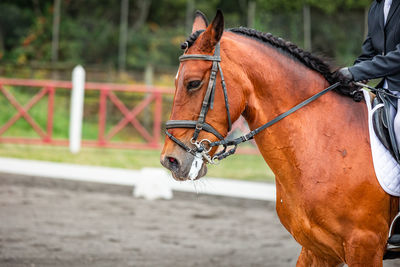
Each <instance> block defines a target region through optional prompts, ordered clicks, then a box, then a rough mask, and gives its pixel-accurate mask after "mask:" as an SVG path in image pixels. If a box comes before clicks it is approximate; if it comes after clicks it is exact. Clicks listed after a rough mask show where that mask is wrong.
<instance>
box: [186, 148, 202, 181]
mask: <svg viewBox="0 0 400 267" xmlns="http://www.w3.org/2000/svg"><path fill="white" fill-rule="evenodd" d="M201 166H203V156H202V155H201V153H199V152H197V153H196V155H195V156H194V158H193V161H192V166H191V167H190V171H189V179H190V180H192V181H193V180H194V179H196V177H197V175H198V174H199V171H200V169H201Z"/></svg>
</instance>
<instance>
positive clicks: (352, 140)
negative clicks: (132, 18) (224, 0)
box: [160, 11, 394, 266]
mask: <svg viewBox="0 0 400 267" xmlns="http://www.w3.org/2000/svg"><path fill="white" fill-rule="evenodd" d="M184 48H185V49H186V50H185V52H184V56H185V55H186V57H184V58H182V59H181V64H180V66H179V70H178V73H177V76H176V80H175V86H176V91H175V96H174V102H173V108H172V112H171V116H170V120H172V121H186V122H190V121H192V122H193V121H198V120H199V118H198V117H199V113H201V109H202V107H203V104H204V99H207V98H208V96H207V97H205V96H206V93H208V87H209V83H210V82H208V81H209V79H210V80H211V78H212V77H211V78H210V75H211V76H212V75H214V76H215V71H214V74H212V73H211V72H212V70H211V69H213V68H214V62H215V61H218V60H217V59H215V54H216V50H217V49H218V53H219V56H220V61H219V64H220V68H221V69H222V70H223V72H224V78H225V79H224V80H225V83H226V87H224V86H221V85H220V83H221V75H218V73H219V72H218V71H217V75H216V82H215V84H216V85H215V86H216V88H215V92H214V94H215V95H213V96H211V97H212V98H213V101H214V102H213V107H212V109H211V108H210V109H208V110H207V111H206V112H205V113H206V114H207V117H206V118H204V123H206V124H207V125H211V126H212V127H211V128H213V129H214V130H215V131H212V130H210V131H208V132H207V131H197V130H195V129H193V127H184V126H182V127H177V126H176V125H175V126H176V127H171V128H172V129H168V130H167V131H168V136H169V137H170V138H166V140H165V144H164V147H163V150H162V153H161V158H160V160H161V164H162V165H163V166H164V167H166V168H168V169H169V170H170V171H171V172H172V175H173V177H174V178H175V179H176V180H180V181H183V180H187V179H189V172H190V170H191V168H192V166H193V163H194V162H195V160H196V154H194V153H188V151H189V152H191V149H186V148H190V147H193V146H194V145H196V143H195V142H193V134H194V132H195V131H197V134H198V140H203V139H204V140H211V141H210V142H215V141H217V140H218V139H217V137H216V135H217V133H220V134H221V135H222V136H223V137H225V136H226V135H227V134H228V131H229V126H228V125H230V122H229V120H230V118H231V120H232V122H234V121H235V120H237V119H238V118H239V116H240V115H243V117H244V118H245V119H246V121H247V122H248V125H249V127H250V129H255V128H257V127H259V126H260V125H263V124H265V123H266V122H268V121H270V120H271V119H273V118H274V117H276V116H277V115H279V114H282V113H283V112H285V111H287V110H288V109H290V108H291V107H293V106H295V105H296V104H298V103H300V102H301V101H303V100H304V99H306V98H308V97H310V96H312V95H314V94H316V93H318V92H319V91H321V90H323V89H324V88H326V87H328V86H329V85H330V83H332V82H333V80H334V78H333V74H332V73H331V72H330V70H329V66H328V65H327V64H326V63H324V62H323V61H322V60H321V59H319V58H318V57H316V56H313V55H311V54H310V53H308V52H305V51H303V50H302V49H300V48H298V47H297V46H296V45H294V44H292V43H289V42H286V41H284V40H283V39H281V38H276V37H274V36H272V35H271V34H266V33H261V32H258V31H256V30H251V29H247V28H235V29H230V30H224V18H223V14H222V12H221V11H217V14H216V16H215V18H214V20H213V21H212V23H211V24H210V25H208V22H207V19H206V18H205V16H204V15H203V14H202V13H201V12H197V13H196V16H195V19H194V23H193V29H192V34H191V36H190V37H189V38H188V40H187V41H186V42H185V45H184ZM190 55H192V57H190ZM199 55H200V56H199ZM213 55H214V57H213ZM193 57H198V58H193ZM196 59H200V60H196ZM212 59H214V61H213V60H212ZM221 73H222V72H221ZM224 90H227V91H228V92H227V93H228V95H226V94H225V93H226V92H224ZM225 96H226V97H227V103H225V102H224V98H225ZM228 104H229V112H228V113H229V114H228V116H227V115H226V114H227V110H226V109H227V105H228ZM367 118H368V114H367V109H366V107H365V104H364V103H362V102H358V103H357V102H354V101H353V100H352V99H351V98H349V97H347V96H343V95H342V94H339V93H336V92H329V93H327V94H325V95H324V96H322V97H320V98H318V99H317V100H315V101H314V102H312V103H310V104H308V105H306V106H305V107H303V108H301V109H300V110H298V111H296V112H295V113H293V114H291V115H290V116H288V117H286V118H285V119H283V120H281V121H279V122H278V123H276V124H274V125H272V126H271V127H269V128H267V129H265V130H263V131H261V132H260V133H259V134H257V135H256V136H255V137H254V139H255V141H256V143H257V146H258V148H259V150H260V152H261V154H262V156H263V158H264V160H265V161H266V162H267V163H268V165H269V167H270V168H271V169H272V171H273V172H274V174H275V180H276V210H277V213H278V216H279V218H280V221H281V222H282V224H283V226H284V227H285V228H286V229H287V231H289V232H290V234H291V235H292V236H293V237H294V238H295V239H296V241H297V242H298V243H299V244H300V245H301V246H302V250H301V253H300V256H299V258H298V261H297V266H338V265H339V266H340V265H342V264H344V263H346V264H347V265H348V266H382V264H383V256H384V253H385V250H386V241H387V236H388V231H389V225H390V221H391V218H392V217H393V213H392V212H393V206H394V204H393V199H394V198H392V197H391V196H390V195H388V194H386V193H385V192H384V191H383V190H382V188H381V187H380V185H379V183H378V181H377V179H376V177H375V172H374V167H373V163H372V155H371V149H370V144H369V142H370V141H369V134H368V119H367ZM186 126H187V125H186ZM192 126H193V125H192ZM195 127H196V126H195ZM200 130H201V129H200ZM215 132H217V133H215ZM197 145H198V143H197ZM182 148H183V149H182ZM214 153H216V147H213V148H212V149H210V154H211V155H213V154H214ZM206 172H207V166H206V164H205V163H203V161H201V165H200V170H199V171H198V172H197V173H196V176H195V177H194V179H199V178H200V177H202V176H204V175H205V174H206ZM391 206H392V209H391ZM391 210H392V212H391Z"/></svg>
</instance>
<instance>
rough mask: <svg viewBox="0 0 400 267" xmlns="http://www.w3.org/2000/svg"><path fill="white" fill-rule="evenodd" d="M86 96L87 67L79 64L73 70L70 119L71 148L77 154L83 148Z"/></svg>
mask: <svg viewBox="0 0 400 267" xmlns="http://www.w3.org/2000/svg"><path fill="white" fill-rule="evenodd" d="M84 97H85V69H84V68H83V67H82V66H81V65H78V66H76V67H75V68H74V70H73V71H72V92H71V108H70V120H69V150H70V151H71V153H73V154H76V153H78V152H79V151H80V149H81V139H82V120H83V100H84Z"/></svg>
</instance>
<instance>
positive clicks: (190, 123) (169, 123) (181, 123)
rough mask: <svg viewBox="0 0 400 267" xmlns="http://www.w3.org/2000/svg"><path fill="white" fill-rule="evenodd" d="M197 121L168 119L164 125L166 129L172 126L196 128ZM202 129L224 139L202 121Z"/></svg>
mask: <svg viewBox="0 0 400 267" xmlns="http://www.w3.org/2000/svg"><path fill="white" fill-rule="evenodd" d="M196 124H197V121H189V120H170V121H167V122H166V123H165V127H166V128H167V129H173V128H193V129H194V128H196ZM202 129H203V130H204V131H207V132H209V133H212V134H213V135H215V136H216V137H217V138H218V139H219V140H222V139H224V137H223V136H222V135H221V134H220V133H219V132H218V131H217V130H215V129H214V127H212V126H211V125H210V124H208V123H204V125H203V128H202Z"/></svg>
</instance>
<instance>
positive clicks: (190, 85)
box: [186, 80, 203, 90]
mask: <svg viewBox="0 0 400 267" xmlns="http://www.w3.org/2000/svg"><path fill="white" fill-rule="evenodd" d="M202 84H203V83H202V82H201V81H200V80H196V81H190V82H188V84H187V86H186V88H187V89H188V90H193V89H198V88H199V87H200V86H201V85H202Z"/></svg>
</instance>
